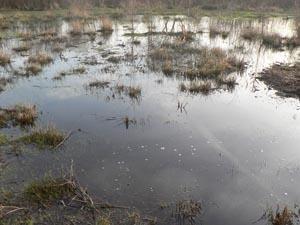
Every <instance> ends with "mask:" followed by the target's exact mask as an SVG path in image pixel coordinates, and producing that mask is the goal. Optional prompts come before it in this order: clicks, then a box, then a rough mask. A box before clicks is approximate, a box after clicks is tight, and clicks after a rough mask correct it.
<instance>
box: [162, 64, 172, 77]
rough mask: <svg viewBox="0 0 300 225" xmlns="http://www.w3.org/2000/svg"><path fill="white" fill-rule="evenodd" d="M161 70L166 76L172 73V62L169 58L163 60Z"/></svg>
mask: <svg viewBox="0 0 300 225" xmlns="http://www.w3.org/2000/svg"><path fill="white" fill-rule="evenodd" d="M162 72H163V73H164V74H165V75H167V76H170V75H172V74H173V73H174V68H173V63H172V61H171V60H165V61H164V63H163V65H162Z"/></svg>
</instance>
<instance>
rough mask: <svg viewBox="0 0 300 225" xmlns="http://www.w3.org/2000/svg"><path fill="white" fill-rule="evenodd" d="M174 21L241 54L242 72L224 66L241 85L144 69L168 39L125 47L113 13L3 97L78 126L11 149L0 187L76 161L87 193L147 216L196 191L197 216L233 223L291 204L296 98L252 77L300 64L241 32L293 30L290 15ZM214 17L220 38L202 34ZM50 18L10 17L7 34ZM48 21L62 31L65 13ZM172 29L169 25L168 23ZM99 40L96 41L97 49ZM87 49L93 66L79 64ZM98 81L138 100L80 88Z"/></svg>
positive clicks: (297, 174)
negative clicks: (197, 91) (34, 145)
mask: <svg viewBox="0 0 300 225" xmlns="http://www.w3.org/2000/svg"><path fill="white" fill-rule="evenodd" d="M181 18H183V19H184V23H185V26H186V27H188V28H189V30H191V31H194V32H198V31H202V33H197V35H196V38H195V40H194V41H193V43H192V45H195V46H208V47H209V48H212V47H220V48H222V49H225V50H228V51H229V52H230V54H233V55H236V56H237V57H240V58H242V59H244V60H245V61H246V62H247V64H248V65H247V69H246V70H245V71H244V72H243V73H242V74H233V75H234V76H236V77H237V82H238V85H237V86H236V87H235V89H234V90H233V91H231V92H228V91H223V90H218V91H215V92H213V93H211V94H210V95H208V96H203V95H191V94H187V93H182V92H180V91H179V89H178V85H179V84H180V82H181V81H182V80H183V79H181V78H179V77H165V76H164V75H163V74H162V73H161V72H153V71H151V70H150V69H148V67H147V63H146V57H147V53H148V52H149V51H150V50H151V45H152V44H153V43H158V42H162V40H163V39H166V38H167V37H165V36H160V35H157V36H156V35H155V36H151V37H136V39H138V40H140V41H141V44H140V45H132V44H131V40H132V39H131V37H128V36H124V34H125V33H130V32H131V31H130V30H129V29H128V27H129V26H130V22H126V21H114V32H113V33H112V34H111V35H109V36H106V37H103V35H101V34H99V33H98V34H97V36H96V39H95V40H94V41H91V40H90V39H89V38H88V37H87V36H82V37H78V38H77V39H73V40H72V44H74V43H75V45H76V47H69V48H66V49H65V50H64V51H63V52H62V54H61V55H59V54H55V53H53V54H52V55H53V56H54V62H53V63H52V64H51V65H49V66H46V67H45V68H44V69H43V72H42V73H41V74H40V75H38V76H33V77H29V78H18V79H16V80H15V82H14V83H13V84H12V85H9V86H8V87H7V88H6V90H5V91H4V92H2V93H1V94H0V103H1V107H5V106H10V105H14V104H15V103H31V104H36V105H37V107H38V109H39V110H40V112H41V114H40V116H39V120H38V126H41V127H42V126H46V125H47V124H54V125H55V126H56V127H57V128H59V129H61V130H63V131H65V132H69V131H72V130H77V129H80V130H81V131H78V132H75V133H74V135H72V136H71V138H70V139H69V140H68V141H67V142H66V143H65V145H64V147H63V149H61V150H60V151H58V152H51V151H50V152H49V151H46V152H42V151H38V150H34V149H30V150H29V149H28V150H27V151H25V153H23V154H22V155H21V156H19V157H17V158H13V157H11V158H10V157H9V158H10V160H9V162H10V167H11V169H9V171H8V172H7V174H5V175H4V177H5V179H4V183H5V184H6V185H7V184H8V185H11V184H13V183H15V182H17V183H18V184H19V183H21V184H24V183H26V182H28V180H30V179H32V178H33V177H40V176H41V175H42V174H44V173H46V172H48V171H49V170H51V171H54V172H55V171H57V170H58V169H59V168H61V167H68V166H69V165H70V163H71V160H74V165H75V168H76V174H77V175H78V177H79V179H80V181H81V183H82V184H84V185H86V186H87V187H88V189H89V190H90V192H91V193H93V194H95V195H97V196H100V197H101V198H103V199H105V200H107V201H109V202H112V203H115V204H120V205H126V206H128V205H129V206H135V207H137V208H138V209H139V210H141V211H142V212H144V213H145V214H147V215H151V216H161V215H164V217H165V218H166V217H167V216H169V214H168V213H165V214H166V215H165V214H164V212H163V211H161V210H160V208H159V204H160V203H161V202H166V203H174V202H176V201H177V200H181V199H195V200H199V201H201V203H202V205H203V208H204V212H203V214H202V215H201V217H200V218H199V221H197V224H198V223H200V221H201V222H202V223H203V224H214V225H218V224H220V225H221V224H222V225H224V224H230V225H235V224H236V225H241V224H252V223H253V222H254V221H256V220H257V219H259V218H260V217H261V216H262V214H263V212H264V210H265V209H266V208H267V206H276V205H277V204H280V205H285V204H287V205H291V206H293V205H294V204H299V203H300V199H299V196H300V195H299V194H300V192H299V185H300V179H299V178H300V164H299V159H300V154H299V144H300V143H299V137H300V112H299V109H300V102H299V100H298V99H293V98H281V97H279V96H277V95H276V94H275V91H273V90H270V89H269V88H268V87H267V86H266V85H265V84H264V83H262V82H260V81H258V80H256V79H255V77H256V76H258V73H259V72H261V71H262V70H263V69H265V68H268V67H269V66H271V65H272V64H274V63H283V62H291V63H292V62H295V61H296V60H299V52H300V49H294V50H293V51H290V50H282V51H274V50H272V49H267V48H265V47H264V46H261V43H259V42H248V41H244V40H243V39H242V38H241V37H240V33H241V31H242V30H243V29H245V28H248V27H255V28H261V27H262V26H263V27H264V30H265V31H266V32H277V33H279V34H280V35H282V36H284V37H291V36H292V35H293V34H294V31H293V29H294V27H293V26H294V25H293V20H291V19H289V20H286V19H282V18H269V19H265V20H264V21H263V22H262V21H260V20H249V21H248V20H242V21H240V20H236V21H221V20H218V19H215V18H208V17H204V18H201V19H198V20H196V19H193V20H192V21H189V22H188V21H187V20H185V18H184V17H181ZM172 19H173V18H172V17H171V18H170V19H169V20H170V21H169V22H168V24H167V26H168V30H170V29H171V27H172V23H173V22H172ZM165 21H166V18H163V17H160V16H158V17H155V18H154V25H155V29H156V31H161V30H162V29H163V28H164V25H165ZM211 24H214V25H216V26H222V28H225V29H226V30H228V31H230V35H229V36H228V38H226V39H223V38H221V37H216V38H213V39H211V38H210V37H209V33H208V32H209V26H210V25H211ZM262 24H263V25H262ZM49 26H50V25H49ZM49 26H46V25H45V24H43V23H41V24H36V25H35V26H34V28H30V27H26V26H25V25H23V24H19V25H18V26H16V28H15V29H16V30H14V32H16V31H18V30H28V29H29V30H30V29H33V30H30V31H31V32H38V31H40V30H43V29H45V27H47V29H48V28H49ZM54 26H55V27H56V30H57V31H58V32H59V33H60V34H61V35H67V34H68V30H69V24H68V22H67V21H59V22H58V23H57V24H54ZM99 26H100V25H99V22H98V21H90V22H89V24H88V25H86V28H85V29H87V30H88V29H99ZM134 30H135V32H138V33H143V32H147V31H148V29H147V23H146V22H144V19H143V17H136V18H135V22H134ZM179 30H180V24H179V23H176V25H175V31H179ZM99 41H101V42H103V44H102V45H98V44H97V43H98V42H99ZM20 42H21V41H20V39H16V38H15V39H9V40H6V41H3V42H2V43H1V45H2V48H3V49H5V50H6V51H10V49H11V48H12V47H15V46H18V45H19V44H20ZM33 43H34V45H33V46H34V47H33V48H32V50H31V51H32V52H35V51H40V50H42V51H50V49H51V44H49V43H40V42H39V41H38V40H34V41H33ZM123 44H124V45H123ZM121 45H123V46H121ZM105 52H114V55H116V56H124V55H125V54H126V53H133V54H134V55H137V57H136V59H135V60H133V61H130V60H122V61H121V62H120V63H118V64H113V63H110V62H107V57H102V55H103V53H105ZM12 54H13V63H12V65H13V68H18V67H23V66H24V62H25V60H26V56H25V57H22V56H20V54H16V53H13V52H12ZM92 56H93V57H95V58H96V59H97V61H98V64H97V65H94V66H92V65H91V66H89V65H84V64H83V62H84V61H85V60H86V58H87V57H92ZM80 65H84V66H85V67H86V68H87V72H86V73H85V74H81V75H73V76H66V77H64V78H63V79H62V80H52V78H53V77H55V76H56V75H58V74H59V73H60V72H62V71H69V70H70V69H73V68H76V67H79V66H80ZM104 68H108V69H106V70H104ZM0 71H1V76H12V74H11V71H10V70H5V69H0ZM95 80H105V81H110V82H111V83H112V84H127V85H139V86H140V87H141V88H142V96H141V98H140V99H138V100H132V99H130V98H129V97H127V96H122V95H116V96H115V97H114V96H113V93H112V91H111V90H110V89H97V90H90V89H89V88H87V87H86V86H87V84H88V83H89V82H91V81H95ZM157 80H161V81H160V82H157ZM178 101H179V102H181V103H183V104H184V105H186V107H185V108H184V109H183V110H180V109H178V108H177V105H178ZM125 116H128V117H129V118H130V119H135V121H136V122H135V123H134V124H129V127H126V126H125V124H124V123H122V118H124V117H125ZM3 131H4V132H7V133H9V134H12V135H14V136H16V135H20V133H24V132H25V131H23V130H21V131H20V130H19V129H18V128H11V129H5V130H3ZM166 220H167V219H166ZM161 223H162V224H163V222H161ZM264 223H265V222H264V221H259V222H258V223H257V224H264Z"/></svg>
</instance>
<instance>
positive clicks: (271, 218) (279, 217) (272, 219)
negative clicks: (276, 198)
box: [267, 206, 296, 225]
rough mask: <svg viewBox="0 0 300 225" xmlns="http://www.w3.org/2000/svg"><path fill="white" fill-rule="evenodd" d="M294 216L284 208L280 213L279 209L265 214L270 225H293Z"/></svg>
mask: <svg viewBox="0 0 300 225" xmlns="http://www.w3.org/2000/svg"><path fill="white" fill-rule="evenodd" d="M295 216H296V214H295V213H294V212H293V211H292V210H289V209H288V208H287V206H285V207H284V208H283V210H282V211H280V209H279V207H278V208H277V211H276V212H273V210H272V209H270V210H269V211H268V213H267V217H268V222H269V223H270V224H271V225H293V224H294V223H293V221H294V217H295Z"/></svg>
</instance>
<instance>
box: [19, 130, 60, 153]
mask: <svg viewBox="0 0 300 225" xmlns="http://www.w3.org/2000/svg"><path fill="white" fill-rule="evenodd" d="M64 138H65V134H64V133H62V132H60V131H59V130H57V129H56V128H55V127H53V126H48V127H47V128H44V129H37V130H35V131H34V132H33V133H31V134H29V135H28V136H24V137H21V138H20V140H21V141H22V142H23V143H25V144H34V145H37V146H38V147H39V148H45V147H53V148H54V147H56V146H57V145H58V144H60V143H61V142H62V141H63V140H64Z"/></svg>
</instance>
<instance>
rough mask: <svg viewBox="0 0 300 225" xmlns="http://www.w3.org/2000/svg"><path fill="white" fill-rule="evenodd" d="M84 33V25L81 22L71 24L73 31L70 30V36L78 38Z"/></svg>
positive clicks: (76, 21)
mask: <svg viewBox="0 0 300 225" xmlns="http://www.w3.org/2000/svg"><path fill="white" fill-rule="evenodd" d="M82 31H83V24H82V22H81V21H79V20H75V21H72V22H71V30H70V34H71V35H72V36H78V35H81V34H82Z"/></svg>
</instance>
